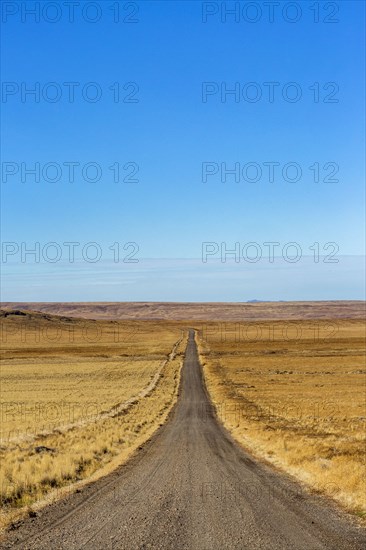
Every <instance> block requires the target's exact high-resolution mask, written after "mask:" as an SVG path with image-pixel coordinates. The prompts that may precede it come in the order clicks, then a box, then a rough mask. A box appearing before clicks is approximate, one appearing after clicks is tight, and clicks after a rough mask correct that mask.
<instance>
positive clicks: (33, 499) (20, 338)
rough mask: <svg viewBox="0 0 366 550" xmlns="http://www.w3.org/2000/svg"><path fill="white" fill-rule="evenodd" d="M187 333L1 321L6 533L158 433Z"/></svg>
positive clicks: (33, 316) (24, 318) (161, 327)
mask: <svg viewBox="0 0 366 550" xmlns="http://www.w3.org/2000/svg"><path fill="white" fill-rule="evenodd" d="M186 336H187V333H186V332H185V331H182V329H181V328H180V327H179V326H177V325H173V324H170V325H169V324H168V323H156V322H155V323H149V322H131V323H127V322H118V323H116V322H108V321H98V322H91V321H87V322H85V320H76V319H73V320H70V319H60V318H57V317H54V316H48V315H47V316H45V315H41V314H37V313H27V314H26V315H21V314H18V315H6V316H3V317H2V318H1V340H2V369H1V373H2V388H1V403H0V404H1V413H2V428H1V449H0V458H1V474H0V488H1V501H2V520H1V522H2V526H5V525H6V524H7V523H9V521H11V520H14V518H16V517H17V516H18V515H20V514H22V513H24V511H25V510H26V508H27V507H29V506H31V505H32V506H34V505H35V503H37V502H39V501H40V500H41V499H44V498H45V497H50V496H51V497H52V498H53V497H55V496H58V495H60V494H62V493H63V492H64V491H65V488H66V487H67V488H68V490H70V488H72V487H76V486H77V485H80V483H83V482H85V480H90V479H92V478H93V479H95V478H96V477H99V476H100V475H104V474H105V473H108V472H109V471H111V469H113V468H114V467H116V466H117V465H119V464H121V463H123V462H124V461H125V460H126V459H127V458H128V457H129V456H130V455H131V453H132V452H133V451H134V450H136V448H137V447H138V446H139V445H141V443H143V442H144V441H146V440H147V439H148V438H149V437H150V436H151V435H152V434H153V432H154V431H155V430H156V429H157V427H158V426H159V424H161V423H162V422H164V420H165V419H166V417H167V415H168V413H169V411H170V409H171V407H172V405H173V403H174V402H175V400H176V396H177V391H178V384H179V377H180V369H181V365H182V355H183V353H184V349H185V345H186Z"/></svg>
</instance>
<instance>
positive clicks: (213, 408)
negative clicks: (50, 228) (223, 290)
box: [1, 303, 366, 550]
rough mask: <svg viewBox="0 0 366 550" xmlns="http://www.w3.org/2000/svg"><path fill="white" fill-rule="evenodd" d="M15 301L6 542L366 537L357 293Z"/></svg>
mask: <svg viewBox="0 0 366 550" xmlns="http://www.w3.org/2000/svg"><path fill="white" fill-rule="evenodd" d="M16 305H17V306H18V305H19V304H16ZM16 305H15V304H13V305H11V307H10V306H9V305H8V304H7V307H6V308H5V309H4V310H3V311H2V313H1V341H2V392H1V413H2V431H1V461H2V469H1V470H2V478H1V500H2V525H3V528H4V529H5V528H6V530H5V531H4V533H3V540H2V546H3V547H4V548H12V547H18V548H50V547H54V548H65V549H66V548H91V549H94V548H96V549H98V548H111V549H112V548H113V549H116V548H119V549H126V550H127V549H128V550H130V549H135V548H136V549H140V548H162V549H173V548H174V549H176V548H179V549H187V550H189V549H194V550H201V549H204V550H216V549H217V550H218V549H220V550H221V549H231V548H238V549H248V550H249V549H265V550H267V549H274V550H277V549H278V550H279V549H290V548H291V550H292V549H294V548H296V550H308V549H309V550H315V549H316V550H321V549H326V550H336V549H337V550H338V548H342V549H343V548H345V549H349V550H351V549H352V550H361V549H362V548H363V547H364V545H365V543H366V535H365V530H364V527H363V525H364V513H365V502H364V474H365V453H364V449H365V437H364V436H365V431H364V426H365V417H366V414H365V392H364V390H365V370H364V345H365V341H364V324H363V322H362V321H361V320H360V318H361V317H362V312H363V304H362V303H347V305H344V308H345V309H344V311H347V312H348V317H347V316H343V314H340V313H339V314H338V317H337V316H336V315H335V316H334V317H331V316H330V313H331V312H332V311H334V304H331V305H330V306H326V305H325V304H324V303H322V304H321V305H319V304H318V314H317V313H316V312H314V311H311V309H310V310H309V309H308V308H307V306H306V304H305V305H303V304H299V308H298V313H297V314H296V308H295V304H291V307H290V305H288V304H287V307H288V308H289V307H290V309H291V311H290V310H289V309H287V310H286V311H284V310H283V307H284V305H283V304H279V305H278V308H279V309H278V311H277V312H276V307H275V306H276V304H270V306H269V309H267V311H266V309H265V306H264V305H263V304H248V307H246V306H247V305H246V304H244V305H243V308H241V313H240V316H239V319H240V320H238V317H237V315H238V311H237V310H235V308H234V310H233V309H231V308H230V306H227V305H225V304H224V307H223V319H220V317H218V318H216V319H215V320H212V319H211V315H212V311H211V310H210V309H209V308H208V313H207V317H206V318H205V316H204V309H202V307H203V306H202V304H201V305H200V312H199V313H200V318H199V319H193V320H192V319H191V320H189V319H187V318H185V316H184V315H183V313H182V312H183V310H184V308H183V307H182V308H181V309H180V310H175V312H174V315H172V310H171V309H169V307H168V308H164V304H162V305H161V307H160V308H159V310H160V313H159V315H161V316H162V317H164V311H167V313H166V314H165V317H169V318H161V319H159V320H149V319H146V320H142V319H140V318H139V314H138V313H136V314H135V318H132V319H131V320H129V321H126V320H120V319H119V320H107V318H104V319H103V320H95V319H96V317H97V315H95V316H94V319H92V318H89V319H87V318H84V319H83V318H81V316H80V313H81V312H80V310H79V309H75V310H74V314H75V315H74V316H72V317H68V316H65V315H61V316H59V315H56V314H55V313H51V312H50V311H48V312H45V311H42V312H36V311H33V310H32V309H31V308H28V309H22V310H20V309H17V307H15V306H16ZM189 306H190V305H186V310H185V311H186V312H188V314H189V315H193V317H194V316H195V314H194V311H193V310H192V308H190V307H189ZM226 306H227V307H226ZM259 306H260V307H261V309H260V311H259V313H258V310H256V311H257V312H256V315H257V316H258V315H260V318H259V320H258V319H257V320H253V314H252V311H253V307H254V308H259ZM33 307H34V306H33ZM68 307H70V306H68ZM116 307H117V306H116ZM120 307H122V306H120ZM215 307H218V306H216V305H215ZM131 308H132V306H131ZM53 309H54V310H55V311H57V312H58V313H60V312H61V310H63V304H59V305H58V304H55V305H54V307H53ZM89 309H90V312H91V311H93V312H94V313H95V312H96V309H95V305H93V304H90V305H89ZM107 309H108V308H107ZM137 309H139V306H138V307H137ZM193 309H194V307H193ZM131 311H132V310H130V314H131V316H132V317H133V315H132V313H131ZM339 311H342V308H339ZM192 312H193V313H192ZM106 313H107V315H112V314H111V312H110V311H109V312H108V311H106V310H103V315H105V314H106ZM76 314H78V315H76ZM90 314H91V313H90ZM216 315H217V311H216ZM266 315H267V319H266V318H265V316H266ZM283 315H287V316H288V317H289V318H288V319H286V318H284V319H283V317H282V316H283ZM317 315H318V317H317ZM230 316H232V317H234V318H233V319H230ZM136 317H137V319H136ZM172 317H175V319H172ZM179 317H180V319H179ZM188 334H190V336H189V339H188ZM187 341H188V345H187ZM197 348H198V349H197ZM183 356H184V357H185V359H184V363H183ZM182 366H183V368H182Z"/></svg>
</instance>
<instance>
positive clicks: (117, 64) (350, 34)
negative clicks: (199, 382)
mask: <svg viewBox="0 0 366 550" xmlns="http://www.w3.org/2000/svg"><path fill="white" fill-rule="evenodd" d="M3 4H8V5H9V6H10V7H7V8H6V10H7V11H6V12H3V25H2V26H3V54H2V62H3V72H2V80H3V95H2V102H3V103H2V111H3V129H2V132H3V147H2V162H3V165H2V167H3V172H2V181H1V187H2V205H3V209H2V240H3V242H5V249H4V248H3V255H2V271H3V286H2V299H3V300H39V301H42V300H47V301H52V300H64V301H67V300H68V299H70V300H106V299H108V300H114V299H116V300H129V299H131V300H138V299H141V300H149V299H151V300H188V301H189V300H195V301H197V300H198V301H199V300H200V299H202V300H216V301H220V300H228V299H230V300H234V301H235V300H239V301H240V300H243V299H251V298H258V299H260V298H262V299H264V298H265V299H273V300H276V299H299V300H300V299H322V298H324V299H325V298H326V299H332V298H333V299H340V298H343V299H346V298H353V299H362V298H363V297H364V294H363V285H362V277H363V270H362V262H361V263H360V261H359V260H358V259H350V257H351V256H352V257H353V258H355V257H356V256H361V255H363V254H364V241H363V228H364V165H365V162H364V146H365V143H364V114H365V113H364V104H363V93H364V75H363V71H364V58H363V55H364V54H363V43H364V20H365V17H364V3H363V2H352V1H347V2H338V3H336V5H337V6H338V7H339V11H338V13H336V14H333V15H332V14H331V12H330V9H329V4H327V2H320V3H319V19H320V21H319V22H318V23H316V22H314V17H315V14H314V12H313V11H312V10H311V8H310V6H311V5H313V3H312V2H297V3H296V4H297V5H298V6H299V9H301V16H299V20H298V21H297V22H293V23H291V22H289V21H288V20H286V18H287V19H289V18H290V19H291V18H294V17H295V16H296V14H294V12H291V11H290V12H288V13H285V15H284V13H283V10H284V6H285V5H286V3H284V2H282V3H281V4H280V6H279V7H278V8H276V11H275V13H274V21H273V22H272V23H270V22H269V16H268V13H267V11H266V8H265V4H263V3H262V2H256V3H255V4H256V5H257V6H258V9H259V10H260V11H261V17H259V20H258V21H257V22H255V23H253V22H252V23H250V22H248V21H247V20H246V17H245V12H243V10H245V9H246V8H245V5H246V4H247V2H240V3H239V6H240V10H241V11H240V14H239V16H238V19H239V20H238V21H237V22H235V20H234V16H230V15H228V16H227V22H226V23H224V22H222V17H223V13H222V12H220V9H221V5H222V4H221V2H220V3H216V2H210V3H202V2H198V1H195V2H189V1H185V2H170V1H165V2H154V1H149V2H136V3H127V2H119V3H118V5H119V8H120V21H119V22H117V23H116V22H114V21H113V12H112V11H111V9H110V8H111V6H112V5H116V3H113V2H109V1H106V2H99V3H98V2H97V3H96V4H97V5H98V6H99V10H100V14H99V15H100V20H99V21H98V22H95V23H91V22H90V21H86V20H85V17H84V19H83V15H82V13H81V7H79V8H78V9H76V11H75V21H74V22H69V20H68V17H69V14H68V13H67V12H66V10H65V7H64V5H63V3H62V2H59V5H60V20H59V21H57V22H55V23H51V22H50V21H49V20H47V18H48V19H50V18H52V17H53V16H54V12H52V7H51V8H49V11H48V12H47V11H46V12H43V13H40V21H39V22H34V20H33V16H32V15H26V14H25V13H22V9H24V4H26V6H27V7H28V8H30V7H32V6H33V4H34V2H27V3H24V2H6V3H3ZM46 4H49V3H47V2H41V5H42V6H43V7H44V6H45V5H46ZM86 4H88V2H86V3H85V2H84V3H83V2H81V3H80V6H83V7H84V8H85V6H86ZM127 4H130V5H129V6H128V5H127ZM234 4H235V3H234V2H226V7H227V8H228V9H229V8H231V7H232V6H233V5H234ZM223 5H225V3H224V4H223ZM135 6H136V9H135ZM327 6H328V7H327ZM85 9H86V8H85ZM216 9H217V13H214V14H213V15H207V22H205V23H204V22H203V20H202V13H205V12H206V11H208V10H213V11H216ZM137 10H138V11H137ZM277 10H278V11H277ZM13 11H17V13H14V14H13ZM134 11H136V13H135V14H132V12H134ZM85 13H87V16H88V14H89V16H90V17H91V18H92V17H94V13H93V11H92V9H90V11H87V12H85ZM129 13H131V15H130V16H129V15H128V14H129ZM243 13H244V15H243ZM258 13H259V12H258ZM253 14H254V12H248V13H247V14H246V15H247V17H248V18H253V17H254V16H255V14H254V15H253ZM22 16H23V19H24V22H22ZM126 17H127V19H128V18H129V17H130V19H136V21H137V22H135V23H129V22H124V21H123V20H122V19H123V18H126ZM332 18H333V19H338V22H334V23H330V22H326V21H327V20H328V19H332ZM65 82H66V83H67V82H74V83H76V84H74V90H75V99H74V101H73V102H70V101H69V96H68V89H69V88H68V87H67V85H65ZM90 82H92V83H96V84H95V85H91V86H89V87H88V86H86V85H87V83H90ZM205 82H206V83H207V82H209V83H214V84H210V86H211V88H210V89H214V91H215V93H213V94H211V95H208V96H206V97H205V99H206V101H203V100H202V90H203V86H205V85H204V84H203V83H205ZM268 82H275V83H276V84H275V88H274V94H275V95H274V100H273V101H269V98H268V84H265V83H268ZM36 83H39V84H36ZM50 83H55V84H53V85H52V84H50ZM115 83H118V86H119V91H120V99H123V98H127V100H128V98H129V99H130V100H131V99H132V100H135V102H123V101H119V102H115V101H114V100H115V99H116V96H115V95H114V94H115V93H116V89H117V86H116V84H115ZM126 83H134V84H127V86H126V89H125V90H124V89H123V86H124V85H126ZM235 83H237V84H235ZM248 83H254V84H251V85H249V86H248ZM288 83H295V85H288ZM315 83H319V84H315ZM329 83H331V84H329ZM37 85H38V86H39V89H40V96H39V98H38V99H39V101H38V102H36V101H35V100H34V96H31V95H28V96H27V95H24V90H25V88H28V89H29V88H31V87H35V86H37ZM4 86H5V87H4ZM69 86H70V85H69ZM111 86H112V87H113V89H110V87H111ZM235 86H236V89H237V90H239V94H240V95H239V97H235V96H234V95H232V94H231V95H227V96H226V98H225V96H223V97H221V90H225V87H226V89H227V90H230V89H233V88H234V87H235ZM324 87H325V88H324ZM318 88H319V97H317V96H316V93H317V89H318ZM204 89H205V88H204ZM60 90H61V96H60V98H59V100H58V101H55V102H51V101H49V100H47V98H49V97H52V93H58V92H59V91H60ZM216 90H218V91H217V92H216ZM22 91H23V94H22ZM55 91H56V92H55ZM94 91H97V92H98V91H100V92H101V94H102V95H101V97H100V99H99V100H98V101H96V102H92V101H91V100H90V98H92V95H90V96H89V95H87V94H88V93H90V94H92V93H94ZM299 91H300V93H301V99H299V101H296V102H291V101H290V100H289V99H288V98H290V99H291V98H292V97H294V96H293V95H291V94H293V93H294V92H296V93H299ZM254 92H256V93H261V94H262V96H261V98H260V99H259V100H258V101H257V102H251V101H250V99H251V98H253V95H251V94H253V93H254ZM47 93H49V94H50V96H47ZM286 93H288V95H287V96H286ZM83 94H84V96H83ZM284 95H285V98H284ZM85 98H86V99H85ZM225 99H226V100H225ZM236 99H238V101H236ZM315 99H318V101H315ZM136 100H137V101H136ZM329 100H333V101H332V102H329ZM334 100H336V102H334ZM73 162H75V163H78V164H77V165H75V178H74V181H73V182H72V181H70V177H69V166H70V163H73ZM35 163H39V167H40V181H38V182H36V181H35V180H34V176H32V175H31V174H26V173H25V172H24V167H28V168H31V167H32V166H34V165H35ZM48 163H51V165H52V166H51V167H50V168H49V172H45V168H44V167H45V166H46V167H47V165H48ZM88 163H92V164H93V165H97V167H98V170H99V174H98V178H99V179H98V181H95V182H92V181H87V180H88V178H89V179H93V177H94V173H96V172H93V170H95V168H93V166H92V167H91V168H90V171H89V172H83V171H82V168H83V167H85V165H87V164H88ZM116 163H118V164H119V166H120V177H119V179H120V181H119V182H114V181H113V173H114V172H113V171H112V170H111V169H110V168H109V167H110V166H112V165H114V166H116ZM203 163H210V169H211V170H213V171H215V170H216V169H217V173H215V174H213V175H209V176H207V178H206V179H207V181H205V182H204V181H202V170H203V169H205V168H203V166H205V165H203ZM268 163H276V166H275V176H274V181H272V182H270V181H269V178H268V170H269V168H268ZM288 163H294V164H293V165H292V164H291V165H289V167H288V170H289V172H285V173H287V174H288V175H289V177H288V178H287V179H288V180H291V179H293V180H296V177H295V176H296V174H295V176H294V170H295V168H293V166H296V170H297V171H298V170H300V171H301V177H299V180H298V181H286V180H285V179H284V178H283V176H282V174H283V170H284V167H286V165H288ZM55 165H56V167H59V169H60V170H61V172H60V173H59V174H58V175H57V174H56V172H55V170H57V168H55V167H54V166H55ZM126 165H127V166H126ZM235 165H236V167H237V169H238V167H239V170H240V172H239V176H238V178H239V181H235V177H234V176H233V175H231V176H230V175H227V177H226V182H225V181H221V179H225V178H224V177H223V178H222V177H221V176H222V174H223V169H224V168H225V166H226V168H227V169H232V168H233V167H234V166H235ZM22 166H23V167H22ZM124 166H125V168H123V167H124ZM222 166H223V168H221V167H222ZM291 166H292V167H291ZM310 166H312V167H313V168H309V167H310ZM258 167H259V169H260V170H261V177H259V179H258V181H252V180H254V179H255V172H254V171H255V170H258ZM137 168H138V171H136V169H137ZM318 168H319V180H320V181H314V180H315V179H316V178H315V172H316V171H317V170H318ZM336 168H337V170H338V171H337V173H336V174H335V175H333V177H332V172H333V171H336ZM243 170H244V174H247V175H248V178H247V180H250V181H247V180H246V179H245V178H244V177H243ZM245 170H249V171H248V172H245ZM11 171H16V173H15V174H13V175H12V174H11ZM133 171H136V174H135V176H132V179H136V180H137V181H135V182H128V181H122V179H123V178H124V177H125V176H126V175H127V174H129V173H132V172H133ZM22 173H23V179H25V181H24V182H22V181H21V177H22ZM45 173H46V177H45V178H44V177H43V175H42V174H45ZM85 173H86V174H87V177H85V176H84V175H83V174H85ZM256 173H257V174H259V172H256ZM297 173H298V174H300V172H297ZM55 174H56V175H57V178H58V181H55V182H52V181H50V180H51V179H52V178H53V177H54V175H55ZM253 174H254V175H253ZM327 176H328V179H327ZM331 179H335V180H338V181H329V180H331ZM50 242H53V243H56V244H57V246H56V247H54V251H55V254H56V255H57V254H58V252H59V251H61V252H62V256H61V258H60V260H59V261H58V262H53V261H51V260H50V258H49V256H47V255H46V258H44V256H43V255H42V250H44V246H45V245H46V246H47V243H50ZM65 242H76V243H80V245H78V246H77V247H76V248H75V250H76V257H77V260H78V261H76V262H71V261H70V256H69V253H68V249H67V248H65V245H64V244H63V243H65ZM90 242H94V243H97V251H100V252H101V257H100V258H99V259H98V261H97V262H91V261H89V259H87V260H85V257H84V256H85V255H84V256H83V252H82V251H83V246H85V244H87V243H90ZM116 242H118V243H119V245H118V246H119V248H120V249H121V251H123V246H126V243H130V242H134V243H137V245H136V246H138V252H137V253H136V256H135V257H136V258H137V259H138V260H139V261H138V263H132V264H131V265H128V264H127V262H126V261H125V262H123V259H126V254H127V253H128V252H129V249H128V247H127V249H126V251H123V252H122V253H121V255H120V259H121V261H120V262H119V263H117V265H116V262H115V261H114V262H112V263H111V259H112V256H113V254H114V252H113V249H111V248H110V247H111V246H113V243H116ZM207 242H210V243H217V245H218V248H219V252H218V253H217V254H214V255H212V256H211V257H209V261H207V262H202V261H201V254H202V243H207ZM252 242H254V243H257V246H259V247H260V248H261V251H262V252H263V254H262V257H261V259H260V260H259V261H258V262H255V263H250V262H249V263H248V262H247V261H246V260H245V259H244V258H243V257H242V255H241V251H242V248H243V246H245V245H246V244H247V243H252ZM266 242H278V243H279V245H278V247H277V248H276V250H277V252H276V254H278V256H279V258H278V260H276V262H273V263H272V262H269V260H268V258H267V259H266V248H265V245H264V243H266ZM289 242H295V243H298V246H299V247H301V260H300V261H299V262H297V263H296V269H298V270H300V272H301V273H302V276H301V277H299V276H298V275H296V278H297V280H296V284H295V283H294V273H295V272H296V273H299V272H298V271H296V270H295V271H294V265H293V264H292V263H291V262H288V261H284V258H283V257H281V255H283V252H282V251H283V247H284V246H286V243H289ZM315 242H317V243H319V247H320V255H322V253H323V252H324V246H325V245H326V243H336V245H337V246H338V248H339V250H338V252H337V259H339V262H337V263H330V264H329V265H323V263H324V262H323V259H324V258H321V259H320V262H314V258H313V250H312V248H310V247H312V246H313V243H315ZM6 243H13V245H8V244H6ZM21 243H26V244H24V245H22V244H21ZM34 243H40V244H39V247H40V254H39V258H38V257H37V256H33V257H32V256H31V255H24V257H22V254H21V252H22V250H23V251H24V249H25V248H29V249H31V248H32V247H33V248H34V247H35V246H36V245H35V244H34ZM221 243H225V245H224V246H226V248H227V249H228V250H229V249H233V248H234V247H235V243H239V250H240V257H239V258H237V259H239V261H237V262H234V261H229V260H227V258H226V257H225V255H224V260H225V261H224V262H220V258H221V251H222V245H221ZM3 246H4V245H3ZM4 250H5V252H7V254H5V256H4ZM47 250H48V249H47ZM327 252H328V253H329V252H330V250H329V248H328V250H327ZM51 256H52V254H51ZM306 256H309V257H310V260H309V258H307V259H306V258H305V257H306ZM52 257H53V256H52ZM147 259H149V261H147ZM152 259H153V260H154V266H155V267H154V276H152V275H151V265H152V264H151V260H152ZM162 259H168V263H166V261H165V260H164V261H162ZM180 259H186V260H188V259H195V261H194V262H192V261H189V262H188V261H186V262H180ZM35 260H37V261H35ZM38 260H39V261H38ZM216 262H218V263H219V264H220V266H221V270H220V275H219V276H218V275H215V273H217V272H216V268H214V266H216ZM222 264H223V265H222ZM249 264H250V265H249ZM177 265H179V267H178V268H177ZM279 266H281V276H280V277H279V276H278V270H279ZM249 268H250V269H249ZM302 269H303V271H301V270H302ZM177 270H178V272H179V277H177V276H176V273H177ZM249 271H250V274H251V275H250V277H252V274H254V278H253V279H251V280H250V284H249V282H248V277H247V276H244V275H245V274H247V272H249ZM173 272H174V274H175V275H174V276H173V275H172V273H173ZM50 273H51V275H50ZM14 274H16V276H15V275H14ZM324 274H326V277H328V280H330V279H331V284H329V285H328V286H327V284H325V283H324V281H325V279H324ZM347 274H349V276H347ZM192 277H193V279H192ZM162 281H164V282H165V284H161V283H162ZM192 281H193V282H192ZM208 289H209V290H208ZM228 289H229V290H228Z"/></svg>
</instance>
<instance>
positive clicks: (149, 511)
mask: <svg viewBox="0 0 366 550" xmlns="http://www.w3.org/2000/svg"><path fill="white" fill-rule="evenodd" d="M3 547H4V548H22V549H27V548H32V549H34V548H37V549H47V550H49V549H52V550H55V549H60V548H62V549H67V550H72V549H89V550H98V549H103V550H108V549H111V550H112V549H113V550H116V549H123V550H135V549H136V550H137V549H140V550H142V549H148V548H150V549H161V550H168V549H169V550H224V549H230V550H231V549H240V550H244V549H248V550H257V549H261V550H267V549H268V550H351V549H352V550H364V549H365V547H366V536H365V531H364V530H363V529H360V528H359V527H358V526H356V524H355V523H353V522H352V521H351V520H350V519H349V518H348V517H347V516H346V515H344V514H343V513H341V512H339V511H338V510H337V509H336V508H335V507H334V506H333V505H332V504H331V503H329V502H328V501H326V500H325V499H322V498H321V497H315V496H310V495H308V494H307V493H305V492H304V491H303V490H302V489H301V488H300V486H299V485H297V484H296V483H294V482H292V481H291V480H290V479H288V478H287V476H284V475H282V474H279V473H277V472H275V471H274V470H273V469H272V468H270V467H269V466H266V465H263V464H261V463H260V462H258V461H256V460H255V459H253V458H252V457H251V456H250V455H248V454H246V453H245V452H244V451H243V450H242V449H241V448H240V447H239V446H238V445H237V444H236V443H235V442H234V441H233V440H232V438H231V436H230V435H229V434H228V433H227V432H226V430H225V429H224V428H223V427H222V426H221V425H220V424H219V423H218V421H217V420H216V418H215V415H214V412H213V409H212V406H211V404H210V401H209V399H208V396H207V393H206V390H205V386H204V383H203V380H202V373H201V367H200V365H199V361H198V355H197V349H196V344H195V341H194V334H193V331H191V333H190V337H189V342H188V346H187V350H186V356H185V361H184V366H183V371H182V379H181V387H180V394H179V398H178V402H177V404H176V406H175V408H174V410H173V412H172V414H171V417H170V420H169V421H168V422H167V423H166V424H165V425H164V426H162V427H161V428H159V430H158V431H157V433H156V434H155V435H154V437H153V438H152V439H151V440H150V441H148V442H147V443H146V444H145V445H144V446H143V447H142V448H141V449H140V450H139V451H138V453H136V455H135V456H134V457H133V458H132V459H131V460H130V461H129V462H128V463H127V464H126V465H124V466H123V467H121V468H119V469H118V470H116V471H115V472H114V473H113V474H111V475H109V476H107V477H105V478H103V479H101V480H99V481H97V482H96V483H94V484H90V485H88V486H87V487H85V489H83V490H82V491H81V492H80V493H76V494H74V495H71V496H69V497H68V498H67V499H65V500H63V501H59V502H58V503H56V504H53V505H51V506H49V507H47V508H44V509H43V510H42V512H41V513H40V514H39V515H38V516H37V517H35V518H30V519H27V520H26V521H25V522H24V523H23V524H22V525H21V526H20V527H19V528H18V529H15V530H13V531H12V532H10V533H9V535H8V537H7V539H6V540H5V541H3Z"/></svg>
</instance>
